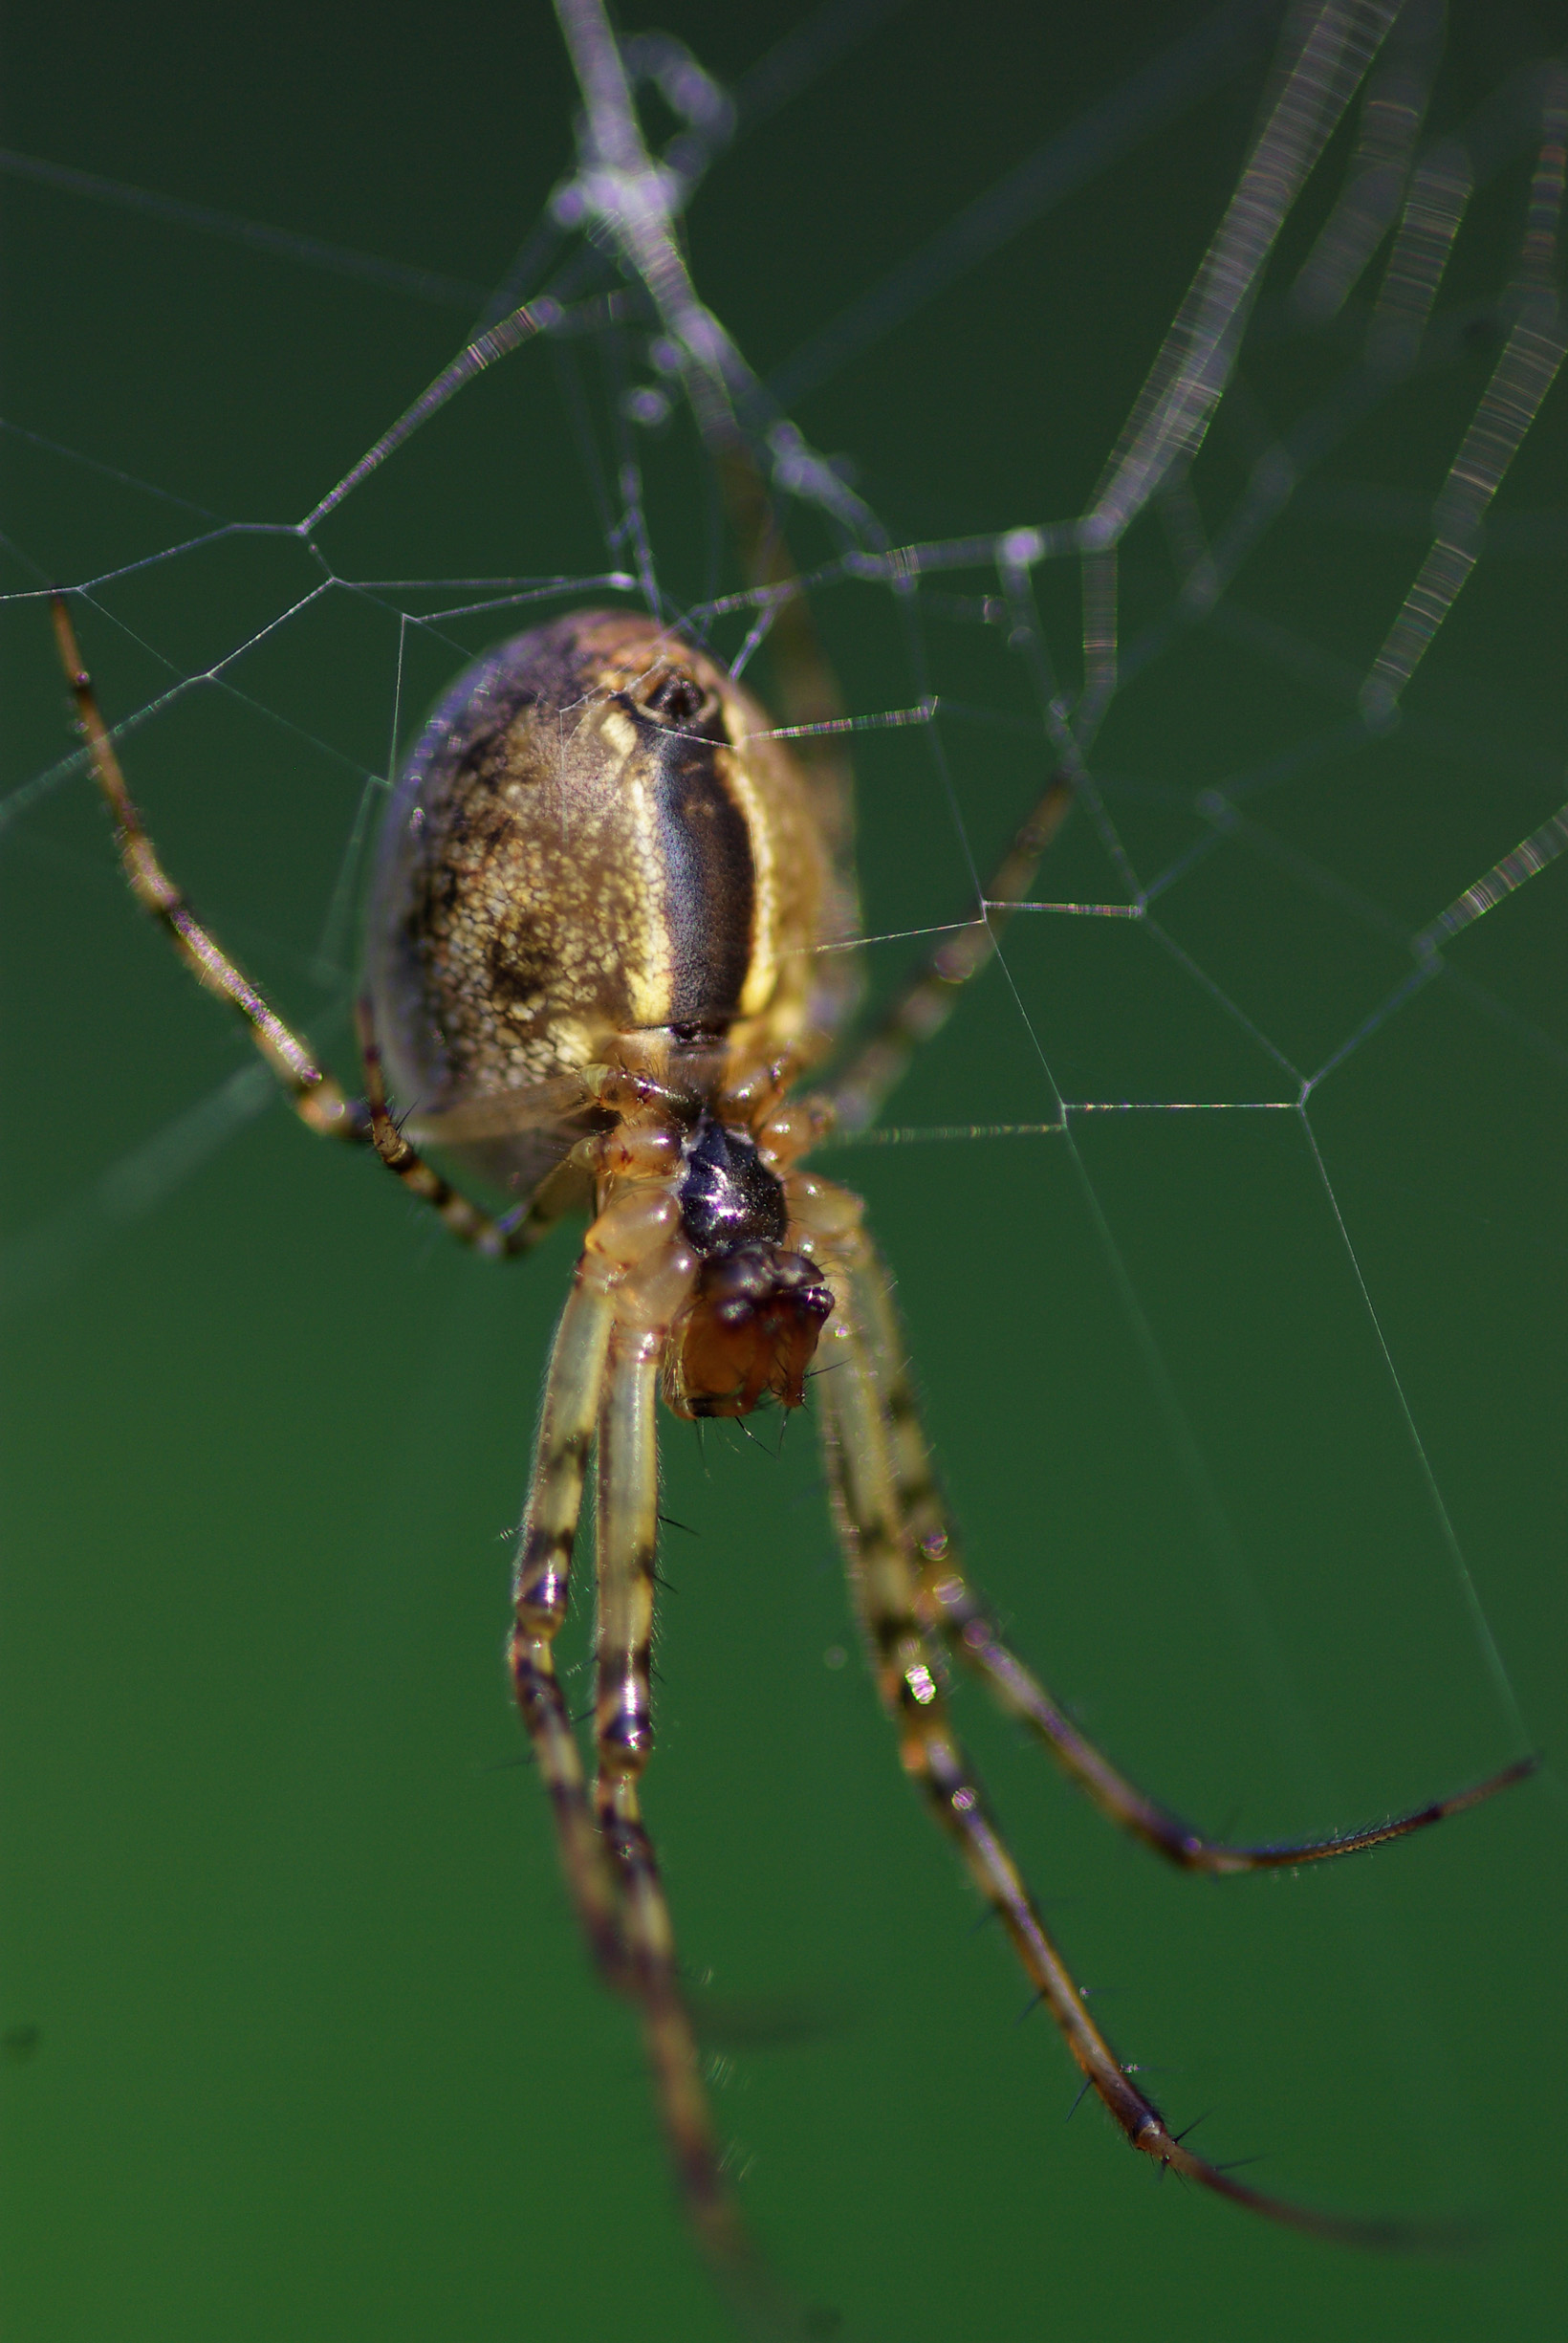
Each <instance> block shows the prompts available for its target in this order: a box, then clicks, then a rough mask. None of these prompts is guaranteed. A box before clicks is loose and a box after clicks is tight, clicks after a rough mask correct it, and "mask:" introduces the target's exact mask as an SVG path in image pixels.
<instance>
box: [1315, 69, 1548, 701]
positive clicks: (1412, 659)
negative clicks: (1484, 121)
mask: <svg viewBox="0 0 1568 2343" xmlns="http://www.w3.org/2000/svg"><path fill="white" fill-rule="evenodd" d="M1541 114H1542V134H1541V146H1540V153H1539V156H1538V158H1537V161H1536V164H1535V173H1534V176H1533V179H1532V184H1531V201H1530V210H1529V217H1528V221H1527V224H1526V228H1525V233H1524V240H1523V244H1522V247H1521V250H1520V254H1519V265H1518V269H1517V271H1516V273H1515V276H1514V287H1513V296H1512V297H1513V304H1514V308H1515V311H1516V314H1515V316H1514V321H1513V324H1512V325H1511V326H1510V328H1509V333H1508V339H1507V340H1506V341H1505V342H1504V344H1503V349H1502V352H1501V355H1500V356H1499V358H1498V360H1497V363H1496V365H1495V367H1494V368H1493V370H1492V380H1491V382H1490V383H1488V384H1487V387H1486V390H1485V391H1484V393H1483V394H1482V398H1481V404H1480V405H1479V406H1478V407H1477V409H1476V411H1475V414H1474V417H1473V418H1472V420H1471V422H1470V427H1469V429H1468V430H1467V431H1466V433H1465V437H1464V440H1463V442H1462V444H1461V446H1460V449H1459V453H1458V454H1457V455H1456V456H1455V457H1454V460H1453V464H1452V467H1451V469H1450V471H1449V472H1448V479H1447V481H1446V482H1445V483H1444V486H1443V488H1442V490H1441V492H1440V493H1439V495H1438V499H1437V526H1436V532H1435V534H1434V536H1433V539H1432V544H1431V548H1430V550H1429V552H1428V553H1427V555H1426V560H1425V561H1424V562H1423V563H1422V565H1421V569H1420V572H1419V574H1418V575H1417V578H1416V580H1415V583H1414V584H1413V585H1412V586H1411V588H1410V590H1409V593H1408V594H1407V595H1406V596H1405V605H1404V608H1403V609H1402V610H1401V611H1400V614H1399V616H1398V617H1397V618H1396V619H1395V621H1394V624H1393V625H1392V626H1391V627H1390V628H1389V630H1388V634H1387V638H1386V640H1385V641H1384V643H1383V648H1382V649H1381V650H1380V651H1379V652H1378V655H1377V657H1376V658H1375V659H1374V660H1373V662H1372V668H1371V672H1370V674H1369V675H1368V676H1367V679H1366V682H1365V684H1364V686H1363V687H1362V692H1361V701H1362V706H1363V707H1364V708H1365V709H1366V711H1367V712H1368V714H1369V715H1370V716H1372V717H1373V718H1374V719H1375V720H1376V719H1382V718H1386V717H1387V716H1389V715H1391V714H1392V712H1393V711H1394V709H1395V708H1396V707H1397V706H1398V704H1399V699H1400V694H1401V693H1402V692H1403V691H1404V690H1405V685H1406V684H1407V683H1408V682H1409V680H1410V678H1411V676H1412V675H1413V674H1414V672H1415V670H1416V668H1417V666H1418V665H1419V663H1420V661H1421V660H1422V659H1423V658H1424V657H1425V655H1426V650H1427V648H1428V647H1429V646H1430V644H1431V641H1432V637H1433V636H1434V635H1435V634H1436V632H1437V630H1438V628H1439V627H1440V626H1441V625H1442V624H1443V622H1444V620H1445V619H1446V618H1447V617H1448V612H1449V611H1450V610H1451V609H1452V608H1453V605H1454V603H1455V602H1456V601H1457V600H1458V598H1459V594H1460V592H1461V590H1462V588H1463V587H1464V584H1465V582H1466V580H1467V579H1468V578H1469V577H1470V572H1471V570H1472V569H1473V568H1474V567H1475V564H1476V561H1477V560H1478V558H1480V551H1481V528H1482V523H1483V522H1484V520H1485V518H1486V514H1487V508H1488V507H1489V505H1490V504H1491V503H1492V498H1493V497H1494V496H1495V495H1496V493H1497V491H1498V489H1499V488H1500V487H1501V485H1502V480H1503V475H1504V473H1505V472H1506V471H1507V470H1508V468H1509V466H1510V464H1512V463H1513V461H1514V457H1515V455H1516V454H1517V453H1518V451H1519V448H1520V446H1521V444H1522V442H1523V440H1524V436H1525V434H1526V432H1527V431H1528V430H1529V428H1530V427H1531V425H1532V424H1533V423H1534V422H1535V417H1536V415H1537V414H1538V413H1539V411H1540V405H1541V402H1542V400H1543V399H1544V398H1545V397H1546V394H1547V392H1548V391H1549V390H1550V389H1551V387H1552V384H1553V383H1554V382H1555V381H1556V380H1557V369H1558V368H1559V367H1560V365H1561V364H1562V361H1563V356H1564V354H1565V352H1568V340H1565V339H1564V337H1563V331H1562V320H1561V309H1560V303H1559V300H1558V296H1557V288H1556V286H1555V284H1554V282H1553V272H1554V269H1555V266H1556V261H1557V236H1558V230H1559V228H1560V225H1561V218H1562V200H1563V180H1564V164H1565V142H1568V68H1564V67H1563V66H1560V65H1557V66H1553V67H1552V68H1551V69H1550V70H1549V71H1548V73H1547V74H1546V76H1545V77H1544V84H1543V91H1542V100H1541Z"/></svg>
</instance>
